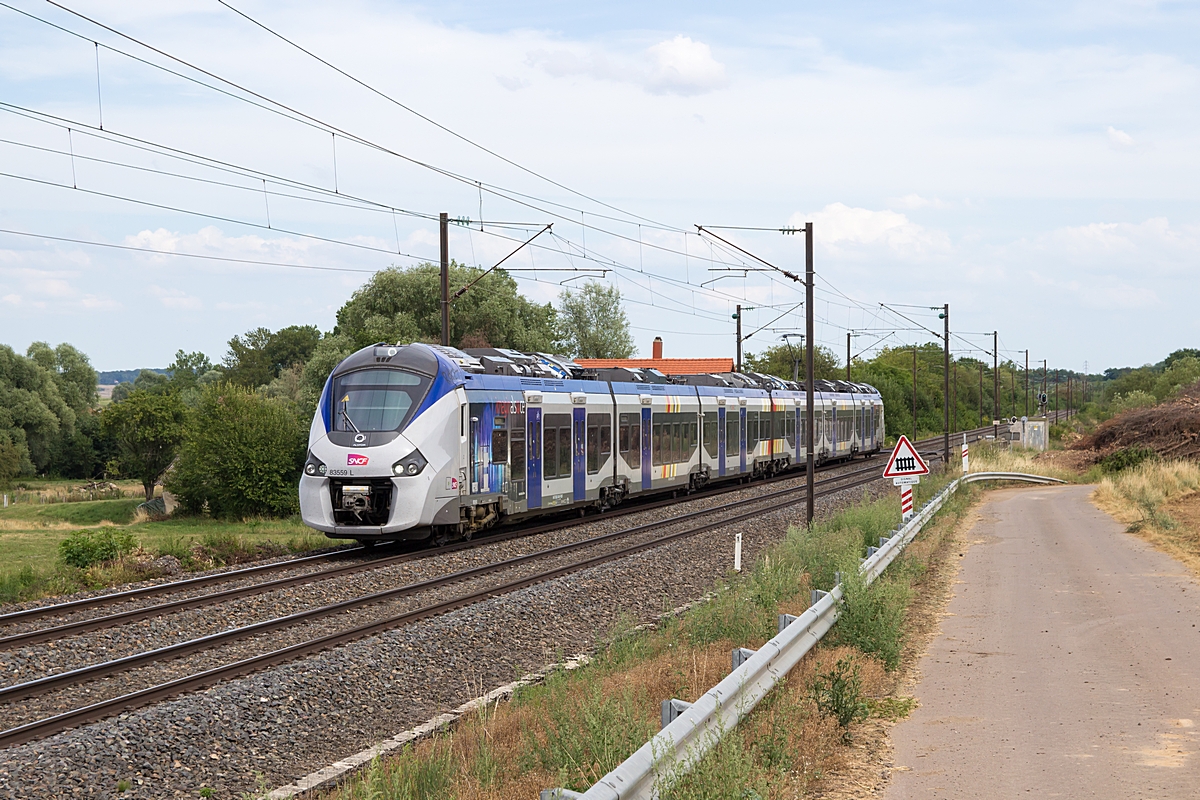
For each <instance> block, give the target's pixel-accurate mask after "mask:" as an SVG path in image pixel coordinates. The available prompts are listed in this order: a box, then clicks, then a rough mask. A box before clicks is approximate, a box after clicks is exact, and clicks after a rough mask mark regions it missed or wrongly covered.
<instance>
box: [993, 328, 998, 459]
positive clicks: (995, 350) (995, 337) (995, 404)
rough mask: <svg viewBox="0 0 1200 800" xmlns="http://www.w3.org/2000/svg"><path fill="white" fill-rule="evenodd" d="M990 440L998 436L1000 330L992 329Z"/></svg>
mask: <svg viewBox="0 0 1200 800" xmlns="http://www.w3.org/2000/svg"><path fill="white" fill-rule="evenodd" d="M992 422H994V423H996V424H994V425H993V426H992V441H993V442H994V441H996V439H997V438H999V436H1000V424H999V423H1000V331H992Z"/></svg>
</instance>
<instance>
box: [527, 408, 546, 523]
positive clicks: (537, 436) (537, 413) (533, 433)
mask: <svg viewBox="0 0 1200 800" xmlns="http://www.w3.org/2000/svg"><path fill="white" fill-rule="evenodd" d="M528 416H529V428H528V431H529V437H528V439H527V441H528V445H529V447H528V449H527V451H526V452H528V453H529V458H528V463H529V482H528V484H527V491H528V494H529V508H541V507H542V410H541V409H540V408H534V407H533V406H530V407H529V415H528Z"/></svg>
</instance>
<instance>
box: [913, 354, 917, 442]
mask: <svg viewBox="0 0 1200 800" xmlns="http://www.w3.org/2000/svg"><path fill="white" fill-rule="evenodd" d="M913 441H914V442H915V441H917V346H916V345H915V344H914V345H913Z"/></svg>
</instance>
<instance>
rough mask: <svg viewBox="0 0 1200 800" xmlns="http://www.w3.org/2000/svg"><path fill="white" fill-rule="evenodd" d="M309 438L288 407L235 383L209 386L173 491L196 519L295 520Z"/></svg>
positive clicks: (171, 480) (171, 478) (173, 475)
mask: <svg viewBox="0 0 1200 800" xmlns="http://www.w3.org/2000/svg"><path fill="white" fill-rule="evenodd" d="M307 432H308V430H307V425H305V424H304V422H303V421H302V420H301V419H300V417H299V415H298V413H297V411H296V409H295V407H294V406H292V405H290V404H288V403H286V402H283V401H281V400H277V399H274V398H269V397H263V396H262V395H260V394H257V393H256V392H254V391H253V390H250V389H245V388H242V387H238V386H233V385H230V384H220V385H211V386H208V387H205V389H204V392H203V394H202V395H201V398H200V405H199V407H197V408H196V411H195V413H194V414H193V415H192V417H191V419H190V420H189V422H188V425H187V428H186V430H185V431H184V441H183V446H182V447H181V448H180V451H179V460H178V462H177V463H176V465H175V467H174V468H173V469H172V471H171V472H170V473H169V475H168V477H167V481H166V486H167V488H168V489H169V490H170V491H171V492H172V493H174V494H175V496H176V497H177V498H178V499H179V502H180V505H182V506H183V508H184V509H185V510H187V511H190V512H192V513H201V512H203V511H208V513H209V514H211V515H212V516H214V517H233V518H245V517H250V516H260V515H261V516H288V515H291V514H294V513H296V511H297V510H298V507H299V495H298V490H297V486H298V485H299V482H300V470H301V468H302V467H303V466H304V454H305V445H306V441H307Z"/></svg>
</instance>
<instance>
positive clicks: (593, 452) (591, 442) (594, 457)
mask: <svg viewBox="0 0 1200 800" xmlns="http://www.w3.org/2000/svg"><path fill="white" fill-rule="evenodd" d="M611 451H612V417H611V416H609V415H608V414H588V416H587V471H588V474H589V475H595V474H596V473H597V472H599V471H600V468H601V467H602V466H604V464H605V462H607V461H608V455H609V453H610V452H611Z"/></svg>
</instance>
